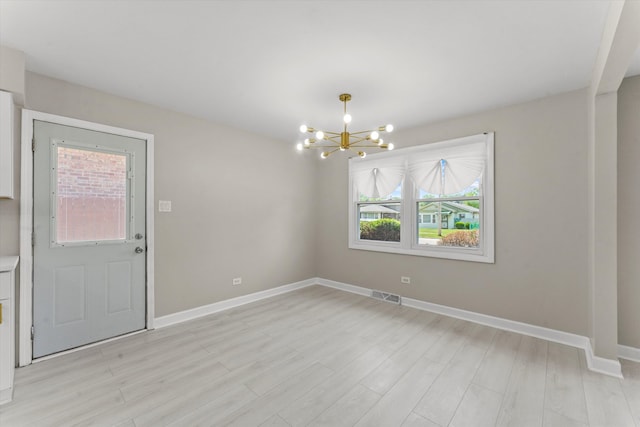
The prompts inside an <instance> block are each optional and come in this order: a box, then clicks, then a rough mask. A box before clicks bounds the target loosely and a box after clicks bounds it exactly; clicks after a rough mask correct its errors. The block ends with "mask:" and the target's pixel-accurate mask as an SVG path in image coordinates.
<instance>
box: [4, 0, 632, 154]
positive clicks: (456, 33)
mask: <svg viewBox="0 0 640 427" xmlns="http://www.w3.org/2000/svg"><path fill="white" fill-rule="evenodd" d="M608 7H609V2H608V1H597V0H596V1H582V0H573V1H566V0H551V1H543V0H519V1H482V0H478V1H470V0H469V1H454V0H450V1H416V0H414V1H346V0H345V1H307V0H299V1H271V0H263V1H133V0H130V1H83V2H80V1H58V0H49V1H24V0H21V1H13V0H0V44H3V45H5V46H9V47H12V48H15V49H19V50H22V51H23V52H25V53H26V57H27V69H28V70H30V71H34V72H37V73H41V74H45V75H48V76H52V77H56V78H60V79H63V80H67V81H70V82H73V83H77V84H81V85H85V86H89V87H93V88H97V89H100V90H103V91H105V92H109V93H113V94H116V95H120V96H124V97H127V98H132V99H136V100H140V101H143V102H147V103H150V104H154V105H158V106H161V107H165V108H168V109H172V110H176V111H180V112H184V113H187V114H190V115H193V116H197V117H202V118H206V119H209V120H211V121H215V122H220V123H226V124H228V125H231V126H234V127H238V128H243V129H247V130H250V131H254V132H258V133H262V134H264V135H268V136H271V137H274V138H278V139H281V140H283V141H286V142H291V143H293V142H295V141H296V140H297V139H298V138H299V134H298V131H297V129H298V126H299V125H300V124H301V123H303V122H305V123H307V124H309V125H312V126H315V127H325V128H326V129H327V130H334V131H339V126H340V118H341V108H342V107H341V105H340V103H339V101H338V99H337V97H338V94H340V93H341V92H350V93H352V94H353V100H352V101H351V103H350V104H349V109H350V112H351V113H352V115H353V122H352V125H351V127H350V128H351V129H352V130H362V129H367V128H370V127H372V126H378V125H380V124H383V123H387V122H391V123H394V124H395V126H396V128H409V127H413V126H416V125H419V124H423V123H428V122H432V121H436V120H440V119H444V118H448V117H456V116H460V115H464V114H468V113H472V112H476V111H481V110H486V109H488V108H493V107H497V106H502V105H509V104H513V103H517V102H522V101H526V100H531V99H535V98H540V97H544V96H547V95H551V94H555V93H561V92H566V91H570V90H573V89H578V88H582V87H586V86H588V84H589V81H590V78H591V71H592V67H593V64H594V63H595V59H596V54H597V51H598V46H599V43H600V37H601V35H602V31H603V28H604V22H605V19H606V15H607V11H608ZM635 74H640V50H639V51H638V55H636V59H635V62H634V63H633V64H632V68H631V69H630V72H629V75H635Z"/></svg>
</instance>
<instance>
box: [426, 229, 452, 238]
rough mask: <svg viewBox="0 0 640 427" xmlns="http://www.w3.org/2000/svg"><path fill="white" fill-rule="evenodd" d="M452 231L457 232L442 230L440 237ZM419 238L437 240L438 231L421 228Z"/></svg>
mask: <svg viewBox="0 0 640 427" xmlns="http://www.w3.org/2000/svg"><path fill="white" fill-rule="evenodd" d="M454 231H457V230H449V229H443V230H442V237H444V236H446V235H447V234H451V233H453V232H454ZM420 237H423V238H427V239H438V238H439V237H438V229H437V228H421V229H420Z"/></svg>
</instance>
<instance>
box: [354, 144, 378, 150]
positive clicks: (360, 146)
mask: <svg viewBox="0 0 640 427" xmlns="http://www.w3.org/2000/svg"><path fill="white" fill-rule="evenodd" d="M386 146H387V144H383V145H378V144H376V145H355V144H351V145H350V146H349V148H351V147H353V148H354V149H356V148H385V147H386Z"/></svg>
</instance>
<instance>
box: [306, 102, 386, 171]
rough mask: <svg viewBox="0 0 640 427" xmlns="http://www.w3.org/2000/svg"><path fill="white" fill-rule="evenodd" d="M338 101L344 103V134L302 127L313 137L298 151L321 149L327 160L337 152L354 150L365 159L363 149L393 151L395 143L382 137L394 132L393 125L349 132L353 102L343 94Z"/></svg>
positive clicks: (321, 155)
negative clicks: (348, 104)
mask: <svg viewBox="0 0 640 427" xmlns="http://www.w3.org/2000/svg"><path fill="white" fill-rule="evenodd" d="M338 99H339V100H340V101H341V102H342V103H344V116H343V121H344V129H343V131H342V132H327V131H322V130H318V129H314V128H312V127H308V126H307V125H302V126H300V132H302V133H310V134H312V135H313V136H312V137H310V138H306V139H305V140H304V142H300V143H298V145H297V146H296V148H297V149H298V151H302V150H304V149H311V148H319V149H321V150H324V151H322V153H321V154H320V157H321V158H323V159H326V158H327V157H329V155H331V154H332V153H335V152H336V151H338V150H340V151H346V150H354V151H357V152H358V156H360V157H365V156H366V155H367V153H366V152H365V151H363V150H362V149H363V148H380V149H383V150H393V143H391V142H390V143H385V142H384V140H383V139H382V138H381V137H380V133H382V132H386V133H389V132H392V131H393V125H386V126H380V127H378V129H374V130H363V131H359V132H349V131H348V130H347V126H349V123H351V114H349V113H348V112H347V102H349V101H350V100H351V95H350V94H348V93H343V94H341V95H340V96H339V97H338Z"/></svg>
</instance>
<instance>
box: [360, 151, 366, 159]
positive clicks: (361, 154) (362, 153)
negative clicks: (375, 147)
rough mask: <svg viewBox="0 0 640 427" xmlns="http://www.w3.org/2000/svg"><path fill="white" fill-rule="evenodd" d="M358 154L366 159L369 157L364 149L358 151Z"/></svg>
mask: <svg viewBox="0 0 640 427" xmlns="http://www.w3.org/2000/svg"><path fill="white" fill-rule="evenodd" d="M358 156H360V157H362V158H363V159H364V158H365V157H367V153H365V152H364V151H358Z"/></svg>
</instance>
